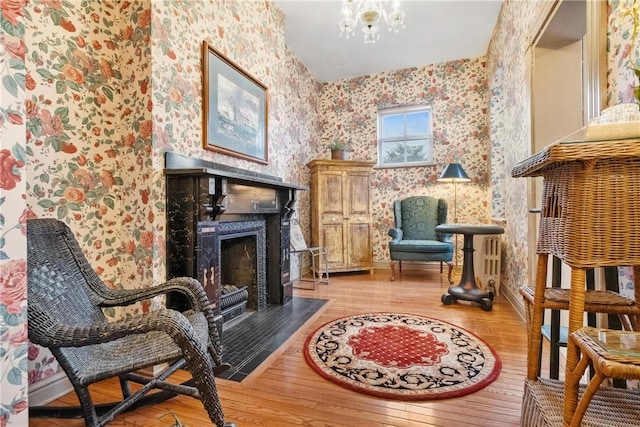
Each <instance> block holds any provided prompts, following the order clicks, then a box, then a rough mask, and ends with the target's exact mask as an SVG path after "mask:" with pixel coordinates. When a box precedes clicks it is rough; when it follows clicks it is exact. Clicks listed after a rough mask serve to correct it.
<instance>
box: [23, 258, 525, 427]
mask: <svg viewBox="0 0 640 427" xmlns="http://www.w3.org/2000/svg"><path fill="white" fill-rule="evenodd" d="M399 276H400V277H399V278H397V279H396V281H395V282H390V281H389V271H388V270H377V271H376V272H375V273H374V274H369V273H368V272H367V273H351V274H342V275H338V274H336V275H332V276H331V278H330V283H329V284H328V285H326V284H319V285H318V286H317V289H316V290H305V289H295V295H296V296H303V297H313V298H325V299H327V300H329V302H328V303H327V304H325V305H324V307H323V308H322V309H321V310H320V312H318V313H317V314H316V315H315V316H314V317H313V318H311V319H310V320H309V321H308V322H307V323H306V324H305V325H304V326H303V327H302V328H301V329H300V330H299V331H298V332H297V333H296V334H295V335H294V336H292V337H291V338H290V339H289V340H288V341H287V342H286V343H285V344H284V345H283V346H282V347H281V348H280V349H279V350H278V351H277V352H275V353H274V354H273V355H272V357H271V358H270V359H268V360H267V361H266V362H265V363H263V364H262V365H261V366H260V367H259V368H258V369H256V370H255V371H254V372H253V373H251V374H250V375H249V376H248V377H247V378H246V379H245V380H244V381H242V382H241V383H237V382H232V381H228V380H222V379H219V380H217V382H216V383H217V385H218V390H219V393H220V397H221V402H222V407H223V409H224V411H225V417H226V419H227V420H228V421H233V422H235V423H236V425H237V426H238V427H258V426H265V427H276V426H312V427H320V426H331V427H341V426H344V427H374V426H396V427H409V426H446V427H456V426H461V427H462V426H465V427H467V426H518V425H519V423H520V407H521V401H522V393H523V381H524V377H525V375H526V363H527V361H526V344H527V338H526V328H525V323H524V322H523V321H522V320H521V319H520V318H519V317H518V315H517V314H516V313H515V311H514V310H513V309H512V308H511V306H510V305H509V303H508V302H507V301H506V300H505V299H504V298H503V297H498V298H496V299H495V301H494V305H493V310H492V311H490V312H485V311H482V310H481V309H480V308H479V307H478V306H475V305H465V304H454V305H451V306H444V305H442V303H441V302H440V296H441V295H442V294H443V293H444V292H445V291H446V290H447V288H448V286H449V284H448V282H447V281H446V277H445V275H442V276H441V275H440V274H439V273H438V272H437V271H403V272H402V273H400V275H399ZM381 311H390V312H403V313H413V314H418V315H424V316H430V317H434V318H437V319H441V320H444V321H447V322H449V323H453V324H455V325H458V326H460V327H462V328H465V329H467V330H468V331H470V332H473V333H474V334H476V335H477V336H479V337H480V338H482V339H483V340H485V341H486V342H487V343H488V344H489V345H490V346H491V347H492V348H493V349H494V350H495V351H496V352H497V353H498V355H499V357H500V359H501V360H502V371H501V373H500V377H499V378H498V379H497V380H496V381H494V382H493V383H492V384H490V385H489V386H487V387H486V388H484V389H482V390H480V391H478V392H476V393H473V394H470V395H467V396H464V397H460V398H455V399H447V400H439V401H431V402H429V401H426V402H402V401H393V400H385V399H380V398H375V397H370V396H366V395H364V394H359V393H356V392H353V391H349V390H347V389H344V388H342V387H340V386H338V385H335V384H333V383H330V382H328V381H326V380H324V379H322V378H321V377H320V376H319V375H318V374H316V373H315V372H314V371H313V370H312V369H311V368H309V367H308V366H307V364H306V363H305V361H304V357H303V355H302V345H303V343H304V340H305V338H306V337H307V335H308V334H309V333H311V332H312V331H313V330H315V329H316V328H318V327H319V326H320V325H322V324H324V323H326V322H328V321H330V320H333V319H335V318H338V317H342V316H348V315H351V314H357V313H366V312H381ZM178 376H179V377H182V378H185V379H186V378H187V377H186V375H185V374H178ZM92 394H93V395H94V397H95V400H96V402H101V401H102V402H106V401H110V400H115V399H117V398H119V387H118V384H117V381H114V380H108V381H103V382H101V383H98V384H96V385H94V386H92ZM74 402H77V400H76V399H75V395H74V394H73V393H72V394H69V395H66V396H64V397H63V398H61V399H59V400H58V401H56V402H55V403H56V404H72V403H74ZM170 412H173V413H175V415H176V416H177V417H178V419H179V420H180V422H181V423H182V425H183V426H185V427H199V426H205V425H210V421H209V419H208V417H207V415H206V412H205V410H204V409H203V407H202V405H201V403H200V402H199V401H198V400H196V399H193V398H190V397H185V396H179V397H176V398H174V399H170V400H168V401H166V402H164V403H162V404H158V405H155V406H150V407H146V408H142V409H139V410H136V411H132V412H130V413H126V414H122V415H120V416H118V417H117V418H116V420H114V421H113V422H112V423H110V424H109V425H110V426H114V427H117V426H145V427H147V426H174V425H175V422H174V421H173V417H172V416H170V415H169V416H165V417H163V418H160V419H159V417H161V416H163V415H165V414H168V413H170ZM29 425H30V426H32V427H55V426H65V427H76V426H77V427H80V426H84V421H83V420H61V419H31V420H30V423H29Z"/></svg>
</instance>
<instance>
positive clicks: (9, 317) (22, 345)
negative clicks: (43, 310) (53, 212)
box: [0, 0, 29, 426]
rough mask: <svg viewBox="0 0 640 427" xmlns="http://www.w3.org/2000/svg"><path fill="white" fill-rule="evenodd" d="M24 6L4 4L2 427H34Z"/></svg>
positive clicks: (0, 16)
mask: <svg viewBox="0 0 640 427" xmlns="http://www.w3.org/2000/svg"><path fill="white" fill-rule="evenodd" d="M24 3H25V2H24V1H20V0H14V1H7V0H2V1H0V26H1V27H2V32H0V76H1V77H2V84H1V85H0V384H1V386H0V426H4V425H16V426H18V425H23V426H24V425H27V424H28V415H29V414H28V411H27V408H28V403H29V402H28V392H27V382H28V375H27V369H28V368H27V361H28V340H27V323H26V322H27V274H26V273H27V271H26V270H27V268H26V253H27V250H26V239H25V220H26V217H27V216H28V214H27V213H26V203H25V192H26V191H25V190H26V185H27V173H26V168H27V162H28V155H27V147H26V143H25V139H24V135H25V111H24V101H25V72H24V62H25V54H26V48H25V42H24V34H25V29H26V24H25V11H24Z"/></svg>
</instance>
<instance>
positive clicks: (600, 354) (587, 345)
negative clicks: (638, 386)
mask: <svg viewBox="0 0 640 427" xmlns="http://www.w3.org/2000/svg"><path fill="white" fill-rule="evenodd" d="M569 342H572V343H573V344H574V345H575V346H576V347H577V348H578V349H579V351H580V353H581V358H580V361H579V362H578V365H577V366H576V369H575V370H574V371H573V372H571V373H570V375H568V376H567V378H566V380H565V381H566V382H567V383H568V384H570V385H571V386H572V387H576V388H577V387H578V383H579V382H580V378H581V377H582V375H584V372H585V370H586V369H587V367H588V366H589V365H590V364H593V367H594V369H595V374H594V375H593V377H592V378H591V380H590V381H589V385H588V386H587V387H586V389H585V390H584V393H582V397H581V398H580V400H579V401H578V405H577V407H576V411H575V413H574V414H573V417H572V418H571V424H570V425H571V426H572V427H573V426H576V427H579V426H580V425H581V424H582V420H583V418H584V415H585V412H586V411H587V408H588V407H589V404H590V403H591V401H592V399H593V397H594V395H595V394H596V392H598V390H599V388H600V385H601V384H602V382H603V381H604V380H605V379H607V378H621V379H636V380H637V379H640V333H638V332H626V331H614V330H610V329H596V328H590V327H587V328H582V329H579V330H577V331H576V332H574V333H572V334H571V335H570V336H569ZM638 402H639V403H640V396H638ZM620 410H621V408H618V409H616V412H618V413H619V412H620ZM629 415H630V416H633V417H635V419H636V421H640V407H638V406H636V407H633V408H632V409H631V410H630V414H629Z"/></svg>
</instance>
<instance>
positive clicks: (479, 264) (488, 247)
mask: <svg viewBox="0 0 640 427" xmlns="http://www.w3.org/2000/svg"><path fill="white" fill-rule="evenodd" d="M473 247H474V249H475V252H473V267H474V272H475V276H476V283H477V284H478V287H479V288H481V289H487V290H491V291H493V294H494V295H495V296H499V295H500V236H494V235H491V236H482V235H475V236H473Z"/></svg>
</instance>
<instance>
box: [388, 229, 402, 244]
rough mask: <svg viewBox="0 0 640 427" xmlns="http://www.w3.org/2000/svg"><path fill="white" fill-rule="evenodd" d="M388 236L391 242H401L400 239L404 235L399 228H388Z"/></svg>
mask: <svg viewBox="0 0 640 427" xmlns="http://www.w3.org/2000/svg"><path fill="white" fill-rule="evenodd" d="M388 234H389V236H391V241H392V242H399V241H400V240H402V237H403V236H404V233H403V232H402V230H401V229H399V228H390V229H389V233H388Z"/></svg>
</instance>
